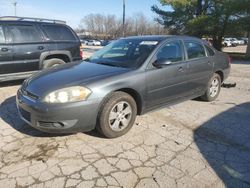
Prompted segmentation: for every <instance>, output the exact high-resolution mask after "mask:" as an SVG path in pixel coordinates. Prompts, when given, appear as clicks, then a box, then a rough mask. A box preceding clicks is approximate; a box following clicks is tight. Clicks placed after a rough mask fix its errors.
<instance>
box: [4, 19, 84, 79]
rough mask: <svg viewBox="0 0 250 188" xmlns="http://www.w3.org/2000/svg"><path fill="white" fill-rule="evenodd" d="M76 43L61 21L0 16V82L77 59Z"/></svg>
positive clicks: (78, 41)
mask: <svg viewBox="0 0 250 188" xmlns="http://www.w3.org/2000/svg"><path fill="white" fill-rule="evenodd" d="M80 44H81V43H80V40H79V38H78V37H77V35H76V34H75V32H74V31H73V30H72V29H71V28H70V27H69V26H67V25H66V23H65V22H63V21H60V20H49V19H39V18H23V17H0V82H1V81H8V80H17V79H23V78H26V77H28V76H30V75H31V74H32V73H34V72H36V71H39V70H41V69H45V68H49V67H52V66H56V65H59V64H64V63H68V62H72V61H77V60H81V51H80Z"/></svg>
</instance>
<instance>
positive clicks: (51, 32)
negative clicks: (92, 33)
mask: <svg viewBox="0 0 250 188" xmlns="http://www.w3.org/2000/svg"><path fill="white" fill-rule="evenodd" d="M42 27H43V29H44V30H45V32H46V34H47V35H48V37H49V38H50V39H51V40H54V41H74V40H76V39H75V36H74V35H73V33H72V31H71V30H70V29H69V28H67V27H65V26H61V25H43V26H42Z"/></svg>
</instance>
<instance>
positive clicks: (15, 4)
mask: <svg viewBox="0 0 250 188" xmlns="http://www.w3.org/2000/svg"><path fill="white" fill-rule="evenodd" d="M13 5H14V10H15V16H16V6H17V2H16V1H14V3H13Z"/></svg>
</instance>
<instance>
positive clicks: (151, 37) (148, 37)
mask: <svg viewBox="0 0 250 188" xmlns="http://www.w3.org/2000/svg"><path fill="white" fill-rule="evenodd" d="M121 39H137V40H157V41H163V40H166V39H186V40H196V41H202V40H201V39H199V38H197V37H192V36H185V35H142V36H131V37H126V38H121Z"/></svg>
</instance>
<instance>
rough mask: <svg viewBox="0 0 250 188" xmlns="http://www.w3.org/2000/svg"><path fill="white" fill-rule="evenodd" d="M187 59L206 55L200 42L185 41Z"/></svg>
mask: <svg viewBox="0 0 250 188" xmlns="http://www.w3.org/2000/svg"><path fill="white" fill-rule="evenodd" d="M185 46H186V49H187V54H188V59H196V58H201V57H205V56H206V52H205V49H204V47H203V45H202V44H200V43H198V42H185Z"/></svg>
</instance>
